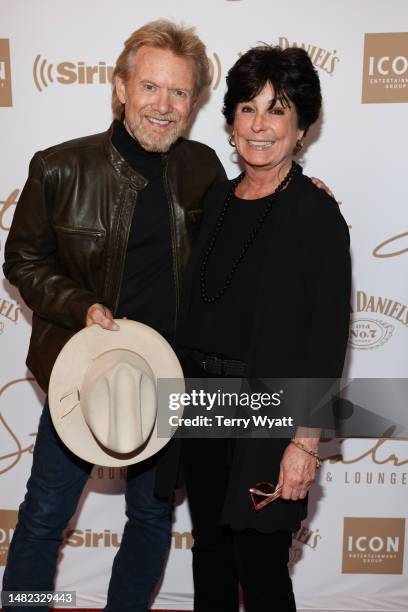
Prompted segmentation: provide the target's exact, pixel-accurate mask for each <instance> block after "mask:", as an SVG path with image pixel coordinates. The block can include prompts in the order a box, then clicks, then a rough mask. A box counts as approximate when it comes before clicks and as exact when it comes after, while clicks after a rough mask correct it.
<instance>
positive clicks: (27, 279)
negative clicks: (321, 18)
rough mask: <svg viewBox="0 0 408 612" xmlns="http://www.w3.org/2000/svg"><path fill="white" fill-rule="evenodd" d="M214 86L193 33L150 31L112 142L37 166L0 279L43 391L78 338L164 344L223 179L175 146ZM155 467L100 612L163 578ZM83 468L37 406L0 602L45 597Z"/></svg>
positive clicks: (165, 543)
mask: <svg viewBox="0 0 408 612" xmlns="http://www.w3.org/2000/svg"><path fill="white" fill-rule="evenodd" d="M209 80H210V79H209V70H208V61H207V58H206V52H205V47H204V45H203V43H202V42H201V41H200V40H199V39H198V38H197V36H195V35H194V33H193V31H192V30H191V29H186V28H181V27H177V26H175V25H174V24H172V23H170V22H167V21H157V22H153V23H150V24H147V25H145V26H144V27H142V28H140V29H139V30H137V31H136V32H134V33H133V34H132V35H131V36H130V38H129V39H128V40H127V41H126V43H125V47H124V50H123V52H122V53H121V55H120V56H119V58H118V61H117V64H116V68H115V71H114V89H113V100H112V103H113V104H112V106H113V111H114V115H115V117H116V120H115V121H114V123H113V124H112V125H111V127H110V128H109V130H108V131H107V132H105V133H102V134H97V135H94V136H88V137H85V138H80V139H77V140H73V141H70V142H66V143H63V144H60V145H57V146H55V147H51V148H49V149H47V150H45V151H42V152H39V153H36V154H35V155H34V157H33V159H32V161H31V164H30V171H29V177H28V180H27V183H26V185H25V187H24V190H23V192H22V194H21V197H20V200H19V203H18V205H17V208H16V212H15V216H14V220H13V224H12V227H11V230H10V234H9V237H8V240H7V244H6V249H5V264H4V272H5V275H6V277H7V278H8V279H9V281H10V282H11V283H12V284H14V285H16V286H17V287H18V289H19V290H20V293H21V295H22V297H23V299H24V300H25V302H26V303H27V305H28V306H29V307H30V308H31V309H32V310H33V328H32V335H31V341H30V348H29V353H28V357H27V365H28V367H29V368H30V370H31V371H32V372H33V374H34V375H35V377H36V379H37V382H38V383H39V385H40V386H41V387H42V388H43V389H44V391H47V387H48V381H49V376H50V372H51V369H52V366H53V363H54V361H55V359H56V357H57V355H58V353H59V351H60V350H61V348H62V346H63V345H64V344H65V342H66V341H67V340H68V339H69V338H70V337H71V336H72V335H73V334H74V333H75V332H76V331H78V330H79V329H81V328H82V327H83V326H84V325H91V324H94V323H97V324H99V325H101V326H102V327H104V328H105V329H110V330H113V331H114V330H115V329H116V328H117V325H116V324H115V323H114V321H113V317H115V318H121V317H128V318H131V319H135V320H138V321H141V322H143V323H146V324H148V325H150V326H152V327H154V328H155V329H156V330H157V331H159V332H160V333H161V334H162V335H163V336H165V337H166V338H167V339H168V340H169V342H172V340H173V336H174V326H175V319H176V316H177V310H178V304H179V299H180V288H181V279H182V275H183V270H184V267H185V264H186V261H187V259H188V256H189V253H190V249H191V241H192V237H193V235H194V231H195V229H196V228H197V223H198V221H199V217H200V213H201V202H202V199H203V196H204V194H205V192H206V191H207V190H208V188H209V187H210V185H211V184H212V183H213V182H214V181H218V180H222V179H224V178H225V173H224V170H223V168H222V165H221V163H220V161H219V160H218V158H217V156H216V155H215V153H214V151H213V150H212V149H210V148H209V147H207V146H205V145H203V144H200V143H197V142H192V141H187V140H185V139H183V138H182V134H183V132H184V131H185V130H186V127H187V126H188V122H189V119H190V117H191V113H192V111H193V109H194V107H195V105H196V104H197V100H198V98H199V95H200V93H201V91H202V90H203V89H204V88H205V87H206V86H207V85H208V84H209ZM159 460H160V459H159ZM156 463H157V459H156V458H153V459H150V460H147V461H144V462H142V463H141V464H138V465H137V466H136V467H135V466H132V467H131V468H129V469H128V476H127V487H126V505H127V509H126V514H127V517H128V521H127V524H126V527H125V530H124V534H123V538H122V543H121V546H120V549H119V551H118V553H117V555H116V557H115V560H114V563H113V568H112V576H111V580H110V584H109V592H108V601H107V606H106V608H105V610H108V611H109V612H113V611H114V612H127V611H130V610H132V612H145V611H146V610H147V609H148V608H149V599H150V597H151V593H152V591H153V590H154V587H155V586H156V584H157V582H158V580H159V578H160V575H161V573H162V570H163V566H164V562H165V558H166V555H167V552H168V548H169V542H170V524H171V523H170V513H171V506H170V503H169V502H168V501H167V500H166V499H161V498H160V499H159V498H157V497H156V496H155V495H154V480H155V466H156ZM92 467H93V466H92V465H91V464H88V463H86V462H85V461H83V460H81V459H79V458H77V457H75V456H74V455H73V454H72V453H70V451H69V450H68V449H67V448H66V447H65V446H64V445H63V443H62V442H60V440H59V439H58V437H57V435H56V433H55V430H54V428H53V425H52V422H51V420H50V416H49V410H48V405H47V403H46V404H45V407H44V411H43V414H42V416H41V420H40V425H39V429H38V435H37V441H36V445H35V449H34V456H33V467H32V472H31V477H30V479H29V481H28V484H27V494H26V496H25V499H24V501H23V503H22V504H21V506H20V511H19V518H18V524H17V527H16V530H15V533H14V537H13V540H12V542H11V545H10V550H9V557H8V561H7V566H6V569H5V572H4V580H3V588H4V590H7V591H13V590H14V591H18V590H37V591H38V590H47V591H52V590H53V588H54V576H55V571H56V564H57V557H58V551H59V547H60V545H61V542H62V533H63V530H64V529H65V527H66V526H67V523H68V521H69V519H70V518H71V516H72V515H73V514H74V512H75V509H76V506H77V503H78V500H79V497H80V495H81V492H82V490H83V487H84V485H85V483H86V481H87V479H88V477H89V473H90V471H91V469H92ZM162 484H163V483H162ZM173 486H174V482H172V481H171V479H167V482H165V483H164V488H163V487H162V489H163V490H165V489H166V487H167V493H168V494H169V495H170V494H171V491H172V489H173ZM4 609H5V610H8V609H9V608H8V607H5V608H4ZM10 609H14V610H15V609H16V608H10ZM17 609H19V608H17ZM34 609H35V610H44V609H46V606H45V607H41V606H39V607H38V608H34Z"/></svg>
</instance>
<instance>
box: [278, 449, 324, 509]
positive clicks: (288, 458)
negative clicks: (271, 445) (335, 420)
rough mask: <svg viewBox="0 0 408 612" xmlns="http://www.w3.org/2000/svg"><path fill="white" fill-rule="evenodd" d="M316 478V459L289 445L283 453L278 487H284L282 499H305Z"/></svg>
mask: <svg viewBox="0 0 408 612" xmlns="http://www.w3.org/2000/svg"><path fill="white" fill-rule="evenodd" d="M315 476H316V459H315V458H314V457H312V456H311V455H309V454H308V453H306V452H305V451H303V450H302V449H301V448H298V447H297V446H295V445H294V444H289V445H288V446H287V447H286V449H285V452H284V453H283V456H282V460H281V465H280V473H279V481H278V484H277V487H282V491H281V494H280V496H281V498H282V499H292V500H294V501H296V500H298V499H304V498H305V497H306V494H307V492H308V490H309V489H310V487H311V486H312V484H313V482H314V479H315Z"/></svg>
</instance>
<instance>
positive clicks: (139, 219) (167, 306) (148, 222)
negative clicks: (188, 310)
mask: <svg viewBox="0 0 408 612" xmlns="http://www.w3.org/2000/svg"><path fill="white" fill-rule="evenodd" d="M112 144H113V146H114V147H115V148H116V149H117V150H118V151H119V153H120V154H121V155H122V157H123V158H124V159H125V160H126V161H127V162H128V164H129V165H130V166H132V168H134V169H135V170H136V171H137V172H138V173H139V174H141V175H142V176H143V177H145V178H146V179H148V181H149V183H148V185H147V186H146V187H145V188H144V189H143V190H142V191H139V192H138V194H137V201H136V205H135V210H134V214H133V220H132V224H131V227H130V233H129V242H128V246H127V252H126V260H125V266H124V271H123V280H122V287H121V292H120V297H119V304H118V309H117V311H116V313H115V316H116V317H118V318H121V317H127V318H128V319H133V320H135V321H140V322H141V323H145V324H146V325H150V326H151V327H153V328H154V329H155V330H157V331H158V332H159V333H160V334H162V335H163V336H164V337H165V338H166V339H167V340H168V341H169V342H172V341H173V338H174V322H175V313H176V290H175V284H174V273H173V257H172V245H171V234H170V209H169V202H168V200H167V197H166V192H165V187H164V179H163V162H162V156H161V154H160V153H152V152H149V151H146V150H145V149H143V148H142V147H141V146H140V145H139V143H138V142H137V141H136V140H135V139H134V138H132V136H131V135H130V134H129V133H128V132H127V130H126V128H125V127H124V125H123V124H122V123H119V122H116V123H115V126H114V130H113V134H112Z"/></svg>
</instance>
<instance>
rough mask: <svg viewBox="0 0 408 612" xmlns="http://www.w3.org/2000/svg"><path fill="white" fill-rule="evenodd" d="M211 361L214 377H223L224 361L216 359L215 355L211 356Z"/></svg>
mask: <svg viewBox="0 0 408 612" xmlns="http://www.w3.org/2000/svg"><path fill="white" fill-rule="evenodd" d="M211 359H212V362H213V364H214V366H215V371H216V375H217V376H224V360H223V359H220V358H219V357H217V355H213V356H212V357H211Z"/></svg>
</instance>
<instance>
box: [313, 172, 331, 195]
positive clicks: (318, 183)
mask: <svg viewBox="0 0 408 612" xmlns="http://www.w3.org/2000/svg"><path fill="white" fill-rule="evenodd" d="M310 180H311V181H312V183H313V185H316V187H318V188H319V189H324V191H325V192H326V193H327V194H329V196H331V197H332V198H334V194H333V192H332V191H331V190H330V189H329V188H328V186H327V185H326V183H323V181H321V180H320V179H318V178H316V177H315V176H311V177H310ZM334 199H336V198H334Z"/></svg>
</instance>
